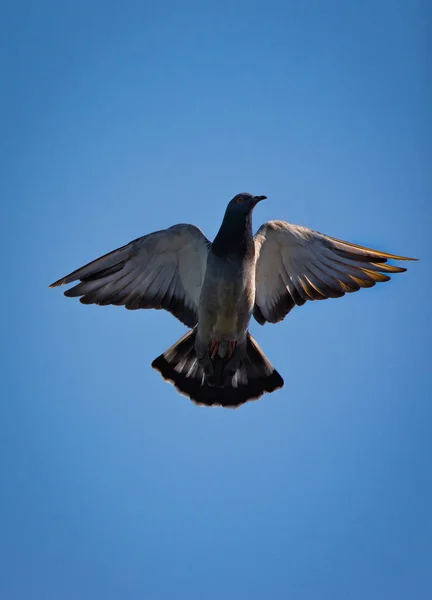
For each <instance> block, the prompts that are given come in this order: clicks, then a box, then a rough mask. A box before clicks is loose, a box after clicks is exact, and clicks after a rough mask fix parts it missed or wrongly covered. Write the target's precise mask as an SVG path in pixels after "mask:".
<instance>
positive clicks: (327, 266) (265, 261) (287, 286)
mask: <svg viewBox="0 0 432 600" xmlns="http://www.w3.org/2000/svg"><path fill="white" fill-rule="evenodd" d="M254 239H255V248H256V253H257V263H256V296H255V307H254V317H255V319H256V320H257V321H258V323H260V324H261V325H264V323H265V322H266V321H268V322H269V323H277V322H278V321H282V319H284V318H285V316H286V315H287V314H288V313H289V312H290V310H291V309H292V308H294V306H296V305H297V306H301V305H303V304H305V302H306V301H307V300H325V299H326V298H339V297H341V296H343V295H344V294H346V293H350V292H356V291H357V290H359V289H360V288H367V287H372V286H374V285H375V283H376V282H378V281H388V280H389V279H390V277H389V276H388V275H387V273H402V272H403V271H406V269H404V268H402V267H395V266H393V265H389V264H386V263H387V260H388V259H395V260H416V259H413V258H407V257H405V256H396V255H394V254H388V253H386V252H379V251H377V250H372V249H371V248H365V247H363V246H358V245H356V244H351V243H350V242H344V241H342V240H338V239H336V238H333V237H330V236H327V235H324V234H322V233H319V232H318V231H313V230H312V229H307V228H306V227H301V226H299V225H291V224H290V223H286V222H285V221H269V222H268V223H265V224H264V225H262V226H261V227H260V229H259V230H258V231H257V233H256V235H255V238H254Z"/></svg>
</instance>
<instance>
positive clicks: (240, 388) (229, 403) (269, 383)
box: [152, 328, 284, 408]
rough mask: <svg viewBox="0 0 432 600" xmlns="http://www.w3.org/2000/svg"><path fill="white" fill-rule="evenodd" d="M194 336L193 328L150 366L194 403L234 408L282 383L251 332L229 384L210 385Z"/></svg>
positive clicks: (273, 389) (271, 390)
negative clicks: (199, 359)
mask: <svg viewBox="0 0 432 600" xmlns="http://www.w3.org/2000/svg"><path fill="white" fill-rule="evenodd" d="M195 338H196V328H195V329H192V330H191V331H189V332H188V333H186V335H184V336H183V337H182V338H180V340H178V342H176V343H175V344H174V345H173V346H171V348H169V349H168V350H167V351H166V352H164V353H163V354H161V355H160V356H158V357H157V358H156V359H155V360H154V361H153V362H152V367H153V368H154V369H156V370H157V371H159V373H160V374H161V375H162V377H163V378H164V379H166V380H167V381H169V382H171V383H172V384H173V385H174V386H175V387H176V388H177V390H178V391H179V392H180V393H182V394H184V395H185V396H188V397H189V398H190V399H191V400H193V401H194V402H196V403H197V404H203V405H206V406H218V405H219V406H225V407H231V408H235V407H237V406H240V405H241V404H244V403H245V402H247V401H248V400H256V399H258V398H261V396H262V395H263V394H264V393H265V392H274V391H275V390H277V389H279V388H281V387H282V386H283V384H284V382H283V379H282V377H281V376H280V375H279V373H278V372H277V371H276V369H275V368H274V367H273V365H272V364H271V363H270V361H269V360H268V359H267V357H266V356H265V354H264V353H263V351H262V350H261V348H260V347H259V345H258V343H257V341H256V340H255V339H254V338H253V337H252V336H251V335H250V333H248V334H247V343H246V356H245V358H244V359H243V361H242V362H241V363H240V366H239V368H238V369H237V371H236V372H235V374H234V376H233V377H232V380H231V382H230V384H229V385H227V384H226V385H225V386H223V387H216V386H214V385H209V384H208V382H207V380H206V378H205V375H204V370H203V368H202V367H201V365H200V364H199V363H198V358H197V355H196V352H195Z"/></svg>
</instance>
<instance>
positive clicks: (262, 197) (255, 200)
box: [253, 196, 267, 205]
mask: <svg viewBox="0 0 432 600" xmlns="http://www.w3.org/2000/svg"><path fill="white" fill-rule="evenodd" d="M261 200H267V196H254V197H253V202H254V205H255V204H258V202H261Z"/></svg>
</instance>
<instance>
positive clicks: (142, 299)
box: [50, 225, 210, 327]
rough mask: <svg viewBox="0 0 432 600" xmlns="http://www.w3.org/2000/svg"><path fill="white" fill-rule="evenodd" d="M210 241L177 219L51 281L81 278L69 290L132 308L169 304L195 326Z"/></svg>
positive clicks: (88, 300) (90, 299)
mask: <svg viewBox="0 0 432 600" xmlns="http://www.w3.org/2000/svg"><path fill="white" fill-rule="evenodd" d="M209 247H210V242H209V240H208V239H207V238H206V236H205V235H204V234H203V232H202V231H201V230H200V229H199V228H198V227H195V226H194V225H174V226H173V227H170V228H169V229H164V230H163V231H156V232H155V233H150V234H149V235H145V236H143V237H140V238H138V239H136V240H134V241H133V242H130V244H127V245H126V246H122V247H121V248H118V249H117V250H114V251H113V252H110V253H109V254H105V255H104V256H102V257H101V258H98V259H96V260H94V261H93V262H91V263H89V264H87V265H85V266H84V267H81V268H80V269H77V270H76V271H74V272H73V273H71V274H70V275H67V276H66V277H63V278H62V279H59V280H58V281H56V282H55V283H53V284H52V285H51V286H50V287H57V286H59V285H63V284H64V283H71V282H72V281H78V280H79V281H80V282H81V283H79V284H78V285H76V286H75V287H73V288H71V289H69V290H67V291H66V292H65V296H69V297H76V296H81V298H80V301H81V302H82V303H83V304H99V305H101V306H105V305H108V304H115V305H118V306H125V307H126V308H128V309H130V310H135V309H138V308H165V309H166V310H168V311H169V312H170V313H172V314H173V315H174V316H175V317H177V318H178V319H179V320H180V321H181V322H182V323H184V324H185V325H187V326H188V327H194V326H195V325H196V323H197V320H198V310H197V307H198V301H199V296H200V292H201V286H202V283H203V280H204V275H205V269H206V263H207V254H208V249H209Z"/></svg>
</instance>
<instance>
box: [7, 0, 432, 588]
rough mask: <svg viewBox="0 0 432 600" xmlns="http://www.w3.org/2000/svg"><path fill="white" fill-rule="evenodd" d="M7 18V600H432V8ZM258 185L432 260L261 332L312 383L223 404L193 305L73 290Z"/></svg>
mask: <svg viewBox="0 0 432 600" xmlns="http://www.w3.org/2000/svg"><path fill="white" fill-rule="evenodd" d="M1 11H2V16H1V19H0V20H1V23H2V36H1V42H0V44H1V52H0V63H1V64H0V67H1V68H0V72H1V78H2V80H3V85H2V93H1V98H0V103H1V105H2V109H1V114H2V117H3V118H2V121H3V123H2V143H1V149H0V153H1V156H0V159H1V171H2V175H1V183H0V186H1V189H0V192H1V197H2V215H3V218H2V219H1V229H2V235H1V243H2V245H3V246H4V250H3V253H2V256H3V293H2V305H3V310H2V314H3V324H2V340H3V341H2V346H3V357H2V361H1V362H2V403H1V412H2V416H1V428H2V431H1V442H0V443H1V446H2V448H1V459H0V460H1V463H2V464H1V473H2V491H1V496H0V507H1V508H0V510H1V520H2V524H1V535H0V572H1V573H0V597H1V598H2V599H4V600H99V599H101V600H102V599H103V600H118V599H120V598H122V599H123V598H124V599H126V600H142V599H147V598H148V599H151V600H159V599H160V600H162V599H168V600H171V599H174V600H176V599H185V600H186V599H187V600H195V599H203V598H206V599H209V600H219V599H221V598H226V599H228V600H243V599H245V600H267V599H272V600H284V599H287V598H290V599H293V600H322V599H331V600H364V599H365V598H367V599H368V600H386V599H391V600H400V599H403V600H405V599H406V600H408V599H409V600H411V599H413V598H415V599H416V600H423V599H424V600H426V599H429V598H431V597H432V571H431V555H432V542H431V540H432V521H431V508H430V507H431V506H432V482H431V469H430V458H431V451H432V444H431V434H430V424H431V419H432V409H431V399H432V394H431V391H432V390H431V383H430V378H431V355H430V342H429V337H430V334H431V327H430V298H431V293H432V290H431V279H430V272H431V271H430V265H431V260H432V255H431V254H432V253H431V236H430V225H431V208H430V202H431V196H430V192H431V175H430V158H431V138H432V127H431V120H430V118H429V117H430V114H429V115H428V111H429V109H430V106H431V105H432V94H431V80H430V78H428V67H430V62H429V64H428V60H429V59H430V45H429V48H428V41H427V39H428V36H429V40H430V36H431V30H430V22H431V8H430V3H428V2H426V1H420V0H405V1H402V0H392V1H390V0H388V1H385V0H373V1H372V0H367V1H364V2H345V1H343V0H339V1H337V0H327V1H326V2H321V1H315V2H313V1H310V0H306V1H304V2H298V1H297V2H293V1H291V0H289V1H288V0H287V1H282V0H280V1H269V2H256V1H255V0H248V1H238V2H236V1H230V2H227V1H221V2H216V1H214V2H203V1H198V0H196V1H188V0H185V1H184V2H181V3H180V2H179V3H174V2H171V1H167V2H160V3H157V2H148V1H145V0H144V1H143V0H140V1H138V0H137V1H128V0H125V1H124V2H112V1H104V2H102V1H101V0H96V1H91V0H85V1H84V0H78V1H75V2H63V3H62V2H58V1H54V0H40V1H39V2H30V1H29V0H27V1H26V0H23V1H16V2H13V3H12V2H5V3H4V4H3V5H2V8H1ZM427 23H429V25H427ZM428 167H429V170H428ZM241 191H249V192H251V193H253V194H266V195H267V196H268V200H267V201H266V202H265V203H262V204H261V205H259V206H258V207H257V209H256V210H255V214H254V225H255V228H258V226H259V225H261V223H263V222H264V221H266V220H269V219H285V220H288V221H291V222H293V223H298V224H303V225H307V226H309V227H312V228H314V229H318V230H320V231H322V232H325V233H328V234H330V235H333V236H335V237H340V238H343V239H347V240H350V241H353V242H357V243H361V244H365V245H372V246H374V247H377V248H378V249H381V250H386V251H390V252H395V253H401V254H405V255H408V256H417V257H419V258H420V259H421V261H420V262H419V263H413V264H411V265H409V270H408V272H407V273H404V274H401V275H399V276H395V277H394V278H393V279H392V281H391V282H390V283H387V284H381V285H379V286H376V287H375V288H373V289H371V290H363V291H360V292H359V293H357V294H353V295H351V296H348V297H345V298H342V299H339V300H328V301H326V302H321V303H318V302H313V303H309V304H308V305H306V306H304V307H302V308H296V309H295V310H294V311H293V312H292V313H291V314H290V315H289V316H288V317H287V319H286V320H285V321H284V322H283V323H282V324H279V325H277V326H275V325H266V326H265V327H263V328H261V327H259V326H258V325H257V324H254V325H252V331H253V333H254V335H256V337H257V338H258V340H259V342H260V344H261V346H262V347H263V349H264V350H265V352H266V353H267V354H268V356H269V358H270V360H272V362H273V363H274V365H275V366H276V368H277V369H278V370H279V371H280V372H281V374H282V375H283V376H284V378H285V387H284V388H283V390H281V391H279V392H276V393H274V394H272V395H267V396H265V397H264V398H263V399H261V400H260V401H259V402H255V403H253V402H252V403H249V404H247V405H245V406H244V407H242V408H240V409H239V410H237V411H230V410H224V409H206V408H199V407H196V406H195V405H193V404H192V403H191V402H190V401H189V400H187V399H186V398H184V397H182V396H180V395H178V394H177V393H176V392H175V390H174V388H173V387H171V386H170V385H169V384H167V383H166V382H164V381H163V380H162V378H161V377H160V376H159V374H158V373H156V372H155V371H153V370H152V369H151V367H150V363H151V361H152V359H153V358H155V357H156V356H157V355H158V354H160V353H161V352H162V351H164V350H165V349H166V348H168V346H170V345H171V344H172V343H173V342H174V341H176V340H177V339H178V338H179V337H180V336H181V335H182V334H183V333H184V331H185V328H184V327H183V326H182V325H181V324H180V323H179V322H177V321H176V320H175V319H174V318H173V317H172V316H171V315H170V314H168V313H165V312H162V311H139V312H129V311H126V310H124V309H123V308H118V307H106V308H100V307H96V306H82V305H81V304H80V303H79V302H78V301H77V300H70V299H66V298H64V297H63V295H62V293H61V290H49V289H48V285H49V284H50V283H51V282H52V281H54V280H56V279H57V278H59V277H61V276H62V275H65V274H67V273H68V272H70V271H71V270H73V269H75V268H77V267H79V266H81V265H82V264H84V263H85V262H88V261H89V260H92V259H94V258H96V257H98V256H100V255H101V254H103V253H105V252H108V251H110V250H112V249H114V248H116V247H118V246H121V245H123V244H125V243H127V242H129V241H130V240H132V239H134V238H136V237H138V236H140V235H143V234H145V233H148V232H151V231H154V230H156V229H161V228H165V227H167V226H169V225H172V224H175V223H178V222H192V223H196V224H197V225H199V226H200V227H201V228H202V229H203V230H204V231H205V233H206V234H207V235H208V236H209V237H213V236H214V235H215V233H216V231H217V229H218V227H219V224H220V221H221V218H222V216H223V212H224V210H225V205H226V203H227V201H228V200H229V199H230V198H231V197H232V196H234V194H236V193H238V192H241Z"/></svg>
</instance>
